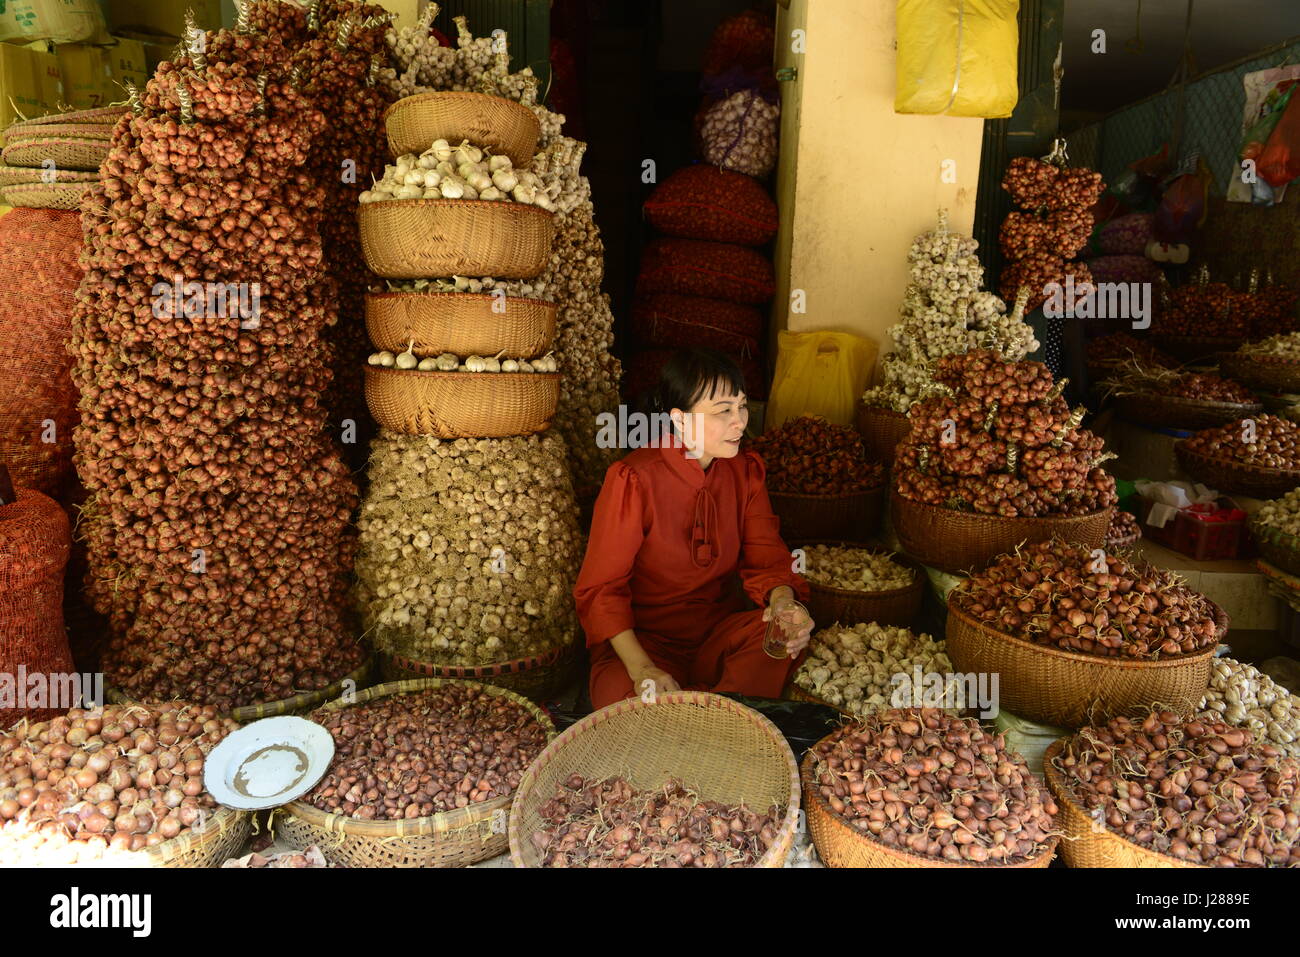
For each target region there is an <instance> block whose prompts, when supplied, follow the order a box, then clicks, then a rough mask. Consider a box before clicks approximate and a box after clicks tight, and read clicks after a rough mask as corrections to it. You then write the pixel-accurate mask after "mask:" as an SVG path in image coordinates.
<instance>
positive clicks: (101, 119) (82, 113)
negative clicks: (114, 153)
mask: <svg viewBox="0 0 1300 957" xmlns="http://www.w3.org/2000/svg"><path fill="white" fill-rule="evenodd" d="M129 109H130V108H129V107H126V106H100V107H96V108H95V109H92V110H74V111H72V112H70V113H46V114H45V115H44V116H34V117H32V118H31V119H30V120H22V121H21V122H18V123H13V124H10V126H9V127H8V128H7V129H6V130H5V135H6V137H9V136H13V135H14V134H15V133H23V132H26V131H27V130H30V129H31V128H32V127H34V126H38V127H39V126H53V125H59V126H66V125H68V124H70V123H71V124H78V125H80V124H104V125H107V126H109V127H111V126H112V125H113V124H114V123H116V122H117V121H118V120H119V119H121V118H122V117H123V116H125V115H126V114H127V112H128V111H129Z"/></svg>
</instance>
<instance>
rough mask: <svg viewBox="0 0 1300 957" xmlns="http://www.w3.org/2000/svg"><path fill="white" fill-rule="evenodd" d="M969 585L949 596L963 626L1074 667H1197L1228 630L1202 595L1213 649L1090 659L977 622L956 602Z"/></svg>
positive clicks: (1222, 613) (1225, 621)
mask: <svg viewBox="0 0 1300 957" xmlns="http://www.w3.org/2000/svg"><path fill="white" fill-rule="evenodd" d="M968 582H969V579H967V581H964V582H961V583H960V584H959V585H957V587H956V588H954V589H953V590H952V591H950V592H949V593H948V602H947V605H948V614H949V615H954V616H956V618H957V619H958V620H959V621H960V622H961V623H962V624H963V625H966V626H967V627H969V628H974V629H975V630H976V631H980V632H983V633H984V634H986V635H991V636H993V637H995V638H998V639H1000V640H1002V641H1005V642H1007V643H1008V644H1011V645H1015V646H1016V647H1018V648H1021V649H1023V650H1025V651H1028V652H1030V653H1039V654H1042V655H1043V656H1044V657H1048V658H1059V659H1061V660H1062V661H1068V662H1071V663H1073V664H1094V665H1095V664H1101V665H1109V666H1112V667H1115V668H1119V669H1121V670H1128V671H1157V670H1160V669H1162V668H1178V667H1183V666H1185V665H1188V664H1195V663H1197V662H1199V661H1201V660H1203V659H1205V658H1211V657H1213V656H1214V651H1215V648H1216V647H1217V646H1218V644H1219V642H1221V641H1223V636H1224V635H1225V634H1226V633H1227V630H1228V615H1227V613H1226V612H1225V611H1224V610H1223V609H1222V608H1220V607H1219V606H1218V604H1217V603H1216V602H1214V601H1213V600H1211V599H1210V598H1207V597H1206V596H1204V595H1202V596H1201V597H1202V598H1205V600H1206V601H1207V602H1209V603H1210V607H1211V608H1213V609H1214V626H1215V631H1216V632H1217V633H1218V641H1216V642H1215V643H1214V644H1213V645H1210V646H1209V647H1208V648H1202V649H1201V650H1200V651H1195V652H1185V653H1184V654H1181V655H1168V656H1166V657H1163V658H1155V659H1149V658H1121V657H1118V656H1106V655H1088V654H1084V653H1083V652H1081V651H1065V650H1064V649H1062V648H1054V647H1052V646H1051V645H1038V644H1035V643H1034V642H1032V641H1027V640H1026V639H1024V638H1021V637H1019V636H1017V635H1009V634H1007V633H1006V632H1005V631H998V630H997V629H996V628H990V627H989V626H988V625H986V624H984V623H983V622H981V621H978V620H976V619H975V617H974V616H972V615H971V614H970V613H968V612H966V611H965V610H963V609H961V608H959V607H958V606H957V605H956V604H955V603H954V599H955V598H956V596H957V595H958V593H960V592H961V591H962V589H964V588H966V587H967V584H968Z"/></svg>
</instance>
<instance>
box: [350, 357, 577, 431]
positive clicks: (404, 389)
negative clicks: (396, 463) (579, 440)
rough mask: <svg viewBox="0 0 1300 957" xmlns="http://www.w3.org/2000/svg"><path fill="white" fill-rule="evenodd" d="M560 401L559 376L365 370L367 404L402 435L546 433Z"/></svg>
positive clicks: (378, 417) (539, 373) (542, 373)
mask: <svg viewBox="0 0 1300 957" xmlns="http://www.w3.org/2000/svg"><path fill="white" fill-rule="evenodd" d="M559 401H560V374H559V373H558V372H419V371H416V370H415V369H385V368H383V367H381V366H366V405H368V406H369V407H370V414H371V415H373V416H374V417H375V421H376V422H378V423H379V424H380V425H382V426H383V427H384V428H386V429H389V430H391V431H393V432H400V433H402V434H403V435H432V436H435V437H437V438H440V439H502V438H507V437H509V436H512V435H533V434H535V433H537V432H544V431H546V430H547V429H548V428H550V426H551V419H552V418H554V417H555V406H556V404H557V403H558V402H559Z"/></svg>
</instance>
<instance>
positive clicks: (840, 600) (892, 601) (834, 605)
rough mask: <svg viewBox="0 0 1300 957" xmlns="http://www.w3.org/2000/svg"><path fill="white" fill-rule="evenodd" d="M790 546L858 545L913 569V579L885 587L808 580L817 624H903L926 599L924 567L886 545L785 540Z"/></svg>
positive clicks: (810, 609)
mask: <svg viewBox="0 0 1300 957" xmlns="http://www.w3.org/2000/svg"><path fill="white" fill-rule="evenodd" d="M786 544H787V545H789V546H790V547H791V548H804V547H807V546H809V545H839V546H843V547H845V548H861V549H865V550H866V551H869V552H874V553H876V554H878V555H889V556H891V557H892V558H893V560H894V561H895V562H897V563H898V564H900V565H904V566H906V567H907V568H910V569H911V570H912V583H911V584H910V585H903V586H901V587H899V588H890V589H887V590H885V591H874V592H868V591H852V590H850V589H847V588H832V587H831V586H829V585H818V584H817V583H816V582H814V581H813V580H812V579H809V578H807V576H806V575H805V576H804V577H805V579H806V580H807V582H808V590H809V597H808V602H807V605H808V611H809V612H810V613H811V614H812V617H813V621H814V622H817V623H819V627H826V626H827V625H830V624H832V623H834V622H839V623H840V624H841V625H856V624H858V623H859V622H871V621H874V622H878V623H880V624H882V625H899V626H906V625H908V624H910V623H911V621H912V619H914V618H915V617H916V614H917V612H919V611H920V610H921V602H922V601H923V600H924V599H925V585H926V582H927V581H928V579H927V578H926V574H925V569H923V568H922V567H921V566H920V564H919V563H918V562H916V561H915V560H914V559H911V558H908V557H907V556H906V555H903V554H900V553H898V552H892V551H890V550H889V549H888V548H882V547H880V546H877V545H867V544H865V543H863V542H845V541H800V542H798V543H797V544H796V543H795V542H786Z"/></svg>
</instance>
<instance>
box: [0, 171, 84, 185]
mask: <svg viewBox="0 0 1300 957" xmlns="http://www.w3.org/2000/svg"><path fill="white" fill-rule="evenodd" d="M50 174H53V177H54V179H53V181H52V182H54V183H86V184H91V183H97V182H99V174H98V173H88V172H85V171H83V170H74V169H55V170H45V169H32V168H31V167H30V166H0V189H4V188H8V187H10V186H23V185H27V184H30V183H40V184H42V185H48V184H46V183H45V178H46V176H48V175H50Z"/></svg>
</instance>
